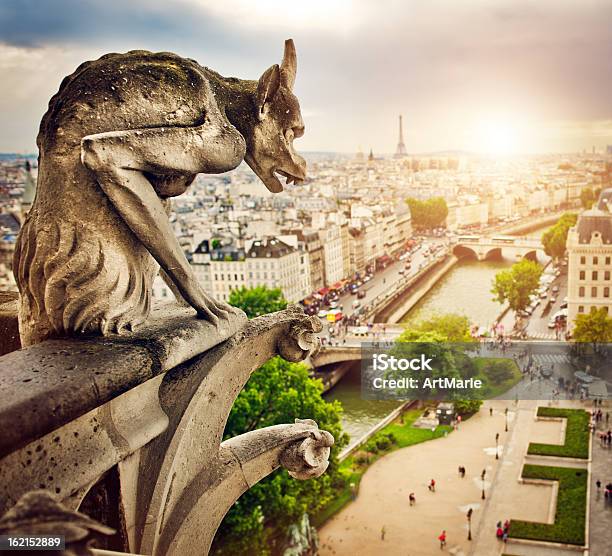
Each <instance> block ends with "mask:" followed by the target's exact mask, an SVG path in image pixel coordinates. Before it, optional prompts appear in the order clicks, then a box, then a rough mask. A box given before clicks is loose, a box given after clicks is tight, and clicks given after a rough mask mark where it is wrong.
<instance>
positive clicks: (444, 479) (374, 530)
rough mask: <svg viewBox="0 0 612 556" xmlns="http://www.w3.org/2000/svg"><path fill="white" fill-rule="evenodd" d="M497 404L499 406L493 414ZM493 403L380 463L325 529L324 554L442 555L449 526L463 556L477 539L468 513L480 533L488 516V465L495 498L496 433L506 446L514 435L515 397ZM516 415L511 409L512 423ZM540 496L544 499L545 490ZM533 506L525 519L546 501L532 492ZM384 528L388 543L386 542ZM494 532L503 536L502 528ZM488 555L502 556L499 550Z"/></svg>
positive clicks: (451, 543)
mask: <svg viewBox="0 0 612 556" xmlns="http://www.w3.org/2000/svg"><path fill="white" fill-rule="evenodd" d="M489 405H492V406H493V407H494V408H495V412H494V414H493V416H492V417H491V416H490V415H489V410H488V407H489ZM489 405H486V406H485V407H484V408H483V409H482V410H481V411H480V412H479V413H478V414H476V415H474V416H473V417H472V418H470V419H468V420H467V421H465V422H464V423H462V425H461V426H460V428H459V430H458V431H455V432H453V433H452V434H450V435H449V436H447V437H446V438H440V439H438V440H432V441H429V442H425V443H423V444H419V445H416V446H412V447H409V448H404V449H402V450H398V451H396V452H393V453H391V454H389V455H387V456H385V457H384V458H381V459H380V460H378V461H377V462H376V463H375V464H374V465H372V467H371V468H370V469H369V470H368V471H367V472H366V474H365V475H364V477H363V479H362V481H361V486H360V490H359V496H358V498H357V500H356V501H355V502H353V503H351V504H349V505H348V506H347V507H345V508H344V509H343V510H342V511H341V512H340V513H339V514H337V515H336V516H335V517H334V518H332V519H331V520H330V521H329V522H327V523H326V524H325V525H324V526H323V527H322V529H321V530H320V531H319V536H320V546H321V550H320V554H321V555H322V556H326V555H331V554H335V555H338V556H341V555H347V556H357V555H359V556H370V555H372V556H374V555H378V554H385V555H390V556H393V555H402V556H406V555H410V556H429V555H434V554H440V553H441V551H440V547H439V543H438V541H437V538H438V535H440V533H441V532H442V530H443V529H445V530H446V532H447V540H448V546H447V548H446V552H448V553H450V554H454V555H456V556H462V555H465V554H467V553H468V552H469V549H470V544H471V543H470V541H468V540H467V533H468V531H467V520H466V512H467V510H468V509H469V508H470V507H471V508H473V509H474V514H473V516H472V530H473V535H476V532H477V530H478V527H479V524H480V522H481V519H482V514H483V511H482V507H483V506H482V503H483V501H482V500H481V491H482V482H481V480H480V474H481V472H482V470H483V468H485V469H486V470H487V474H486V479H485V483H484V486H485V495H486V496H487V497H488V496H490V494H491V493H490V486H491V483H490V481H491V479H492V478H493V477H494V475H495V473H496V471H497V469H496V468H497V465H496V463H498V462H496V460H495V433H497V432H499V433H500V444H501V443H503V442H504V441H505V439H506V438H508V436H509V434H508V433H505V432H504V421H505V417H504V414H503V410H504V409H505V407H506V406H507V405H508V403H507V402H501V401H493V402H489ZM512 406H513V403H512V402H511V403H510V407H511V408H512ZM513 417H514V412H513V411H511V412H510V414H509V421H510V423H512V420H513ZM501 448H503V446H500V453H501V451H502V450H501ZM500 461H501V460H500ZM459 465H463V466H465V467H466V469H467V474H466V476H465V478H464V479H461V478H460V477H459V476H458V473H457V467H458V466H459ZM432 478H434V479H435V480H436V492H435V493H432V492H429V491H428V489H427V484H428V483H429V481H430V480H431V479H432ZM410 492H414V493H415V495H416V500H417V502H416V505H415V506H414V507H410V506H409V503H408V495H409V493H410ZM536 498H538V499H539V495H538V496H537V497H536ZM544 505H545V503H544ZM526 506H527V507H528V508H529V512H528V513H527V514H525V515H523V516H522V517H524V518H530V517H531V518H538V517H540V515H541V512H542V510H541V506H542V504H541V503H540V502H539V501H536V500H531V496H529V497H528V501H527V503H526ZM501 517H504V514H501V515H500V516H499V518H501ZM383 527H384V528H385V539H384V541H383V540H381V530H382V528H383ZM492 537H493V539H495V535H494V532H493V534H492ZM499 548H500V549H501V547H499ZM482 554H487V556H489V555H490V556H494V555H496V554H499V550H498V552H495V553H482Z"/></svg>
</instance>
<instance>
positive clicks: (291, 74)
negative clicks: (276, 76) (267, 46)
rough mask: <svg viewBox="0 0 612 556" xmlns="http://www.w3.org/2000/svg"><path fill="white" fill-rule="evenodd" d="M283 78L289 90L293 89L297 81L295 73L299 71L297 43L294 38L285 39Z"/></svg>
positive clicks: (282, 64) (282, 65) (282, 66)
mask: <svg viewBox="0 0 612 556" xmlns="http://www.w3.org/2000/svg"><path fill="white" fill-rule="evenodd" d="M280 69H281V79H282V81H283V84H284V85H285V87H287V88H288V89H289V90H292V89H293V84H294V83H295V73H296V71H297V56H296V54H295V45H294V44H293V39H287V40H286V41H285V53H284V54H283V61H282V63H281V67H280Z"/></svg>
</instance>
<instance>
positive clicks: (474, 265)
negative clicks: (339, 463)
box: [325, 259, 513, 440]
mask: <svg viewBox="0 0 612 556" xmlns="http://www.w3.org/2000/svg"><path fill="white" fill-rule="evenodd" d="M512 263H513V261H512V260H511V259H502V260H498V261H483V262H479V261H476V260H474V259H461V260H460V261H459V262H458V263H457V264H456V265H455V266H454V267H453V268H452V269H451V270H450V271H449V272H448V273H447V274H446V275H445V276H443V277H442V279H441V280H440V281H439V282H438V283H437V284H436V285H435V286H434V287H433V288H432V289H431V290H430V291H429V292H428V293H427V294H426V295H425V296H424V297H423V299H421V301H419V303H417V304H416V305H415V306H414V307H413V308H412V310H411V311H410V312H409V313H408V314H407V315H406V317H404V319H403V320H404V321H410V320H413V319H416V320H418V319H419V318H423V317H427V316H431V315H432V314H435V313H458V314H461V315H465V316H467V317H468V318H469V319H470V322H472V323H474V324H478V325H479V326H485V327H487V326H490V325H491V324H492V323H493V321H494V320H495V319H496V318H497V316H498V315H499V313H500V311H501V306H500V304H499V303H497V302H495V301H493V296H492V294H491V284H492V282H493V278H494V276H495V274H496V273H497V272H499V271H500V270H501V269H504V268H507V267H509V266H511V265H512ZM325 398H326V399H327V400H339V401H340V402H341V403H342V405H343V407H344V417H343V419H342V424H343V427H344V430H345V431H346V432H347V433H348V434H349V435H350V436H351V440H355V439H357V438H358V437H360V436H361V435H363V434H365V433H366V432H367V431H368V430H369V429H371V428H372V427H373V426H374V425H375V424H376V423H378V422H379V421H380V420H381V419H383V418H384V417H385V416H386V415H388V414H389V412H391V411H392V410H393V409H394V408H395V407H397V405H398V404H397V402H394V401H385V402H383V401H370V400H363V399H362V398H361V385H360V374H359V363H358V362H357V364H356V365H354V366H353V367H352V369H351V371H349V372H348V373H347V374H346V375H345V376H344V377H343V378H342V380H341V381H340V383H339V384H337V385H336V386H335V388H333V389H332V390H331V391H330V392H329V393H328V394H326V395H325Z"/></svg>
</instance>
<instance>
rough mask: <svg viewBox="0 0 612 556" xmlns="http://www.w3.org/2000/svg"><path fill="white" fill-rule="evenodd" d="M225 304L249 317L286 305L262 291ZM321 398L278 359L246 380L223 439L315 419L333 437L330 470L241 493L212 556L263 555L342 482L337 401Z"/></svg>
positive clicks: (281, 476) (302, 374)
mask: <svg viewBox="0 0 612 556" xmlns="http://www.w3.org/2000/svg"><path fill="white" fill-rule="evenodd" d="M230 303H231V304H232V305H235V306H237V307H240V308H241V309H242V310H244V311H245V313H247V315H248V316H249V317H250V318H252V317H255V316H258V315H262V314H266V313H270V312H273V311H278V310H281V309H283V308H284V307H285V306H286V305H287V302H286V301H285V299H284V298H283V296H282V293H281V291H280V289H268V288H266V287H265V286H260V287H256V288H250V289H247V288H241V289H240V290H235V291H233V292H232V294H231V296H230ZM322 394H323V384H322V383H321V381H320V380H315V379H312V378H310V376H309V374H308V368H307V367H306V366H305V365H303V364H300V363H289V362H287V361H285V360H284V359H281V358H280V357H275V358H274V359H271V360H270V361H268V362H267V363H265V364H264V365H263V366H262V367H260V368H259V369H257V370H256V371H255V372H254V373H253V374H252V375H251V378H250V379H249V381H248V382H247V384H246V385H245V387H244V389H243V390H242V391H241V392H240V394H239V395H238V397H237V399H236V401H235V403H234V406H233V407H232V410H231V412H230V414H229V417H228V420H227V424H226V427H225V432H224V438H226V439H227V438H232V437H234V436H237V435H240V434H243V433H245V432H249V431H252V430H255V429H259V428H263V427H268V426H271V425H278V424H282V423H293V422H294V420H295V419H296V418H300V419H314V420H315V421H316V422H317V424H318V426H319V428H321V429H324V430H327V431H329V432H330V433H331V434H332V435H333V436H334V439H335V444H334V446H333V448H332V451H331V455H330V465H329V467H328V469H327V471H326V472H325V474H324V475H322V476H321V477H319V478H318V479H313V480H309V481H296V480H295V479H292V478H291V477H290V476H289V474H288V473H287V472H286V471H285V470H282V469H281V470H277V471H276V472H274V473H273V474H272V475H270V476H269V477H267V478H266V479H264V480H263V481H261V482H260V483H258V484H256V485H255V486H254V487H253V488H251V489H250V490H248V491H247V492H246V493H244V494H243V495H242V496H241V497H240V499H239V500H238V501H237V502H236V503H235V504H234V505H233V506H232V508H231V509H230V511H229V512H228V513H227V515H226V516H225V519H224V520H223V522H222V523H221V526H220V528H219V531H218V532H217V536H216V537H215V541H214V545H213V550H212V552H213V553H215V554H231V555H233V554H244V555H251V554H252V555H255V554H256V555H258V556H259V555H265V554H268V553H269V552H270V545H271V544H273V543H272V540H273V539H275V538H277V537H279V536H282V537H284V534H285V531H286V529H287V527H288V526H289V525H291V523H293V522H295V521H296V520H297V519H299V518H300V517H301V516H302V515H303V513H304V512H308V513H314V512H317V511H319V510H321V509H322V508H323V507H324V506H325V505H327V504H328V503H329V502H330V501H331V500H332V499H333V497H334V496H335V493H336V489H335V487H337V486H338V485H339V484H343V483H344V481H345V477H344V475H343V474H342V473H341V472H340V470H339V468H338V453H339V452H340V451H341V449H342V448H343V447H344V446H346V444H347V442H348V436H347V435H346V434H345V433H344V432H342V424H341V417H342V406H341V404H340V402H338V401H334V402H332V403H330V402H326V401H325V400H324V399H323V397H322Z"/></svg>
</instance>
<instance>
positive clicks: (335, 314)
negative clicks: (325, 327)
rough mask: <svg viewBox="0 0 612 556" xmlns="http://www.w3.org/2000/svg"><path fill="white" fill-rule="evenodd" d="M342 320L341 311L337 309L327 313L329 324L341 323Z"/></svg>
mask: <svg viewBox="0 0 612 556" xmlns="http://www.w3.org/2000/svg"><path fill="white" fill-rule="evenodd" d="M343 318H344V314H343V313H342V311H340V310H338V309H335V310H333V311H329V313H327V320H328V321H329V322H338V321H341V320H342V319H343Z"/></svg>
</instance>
